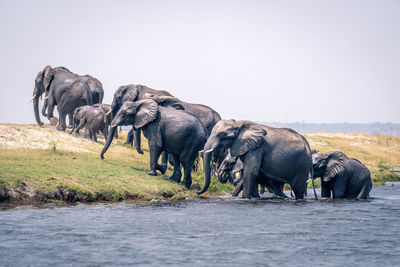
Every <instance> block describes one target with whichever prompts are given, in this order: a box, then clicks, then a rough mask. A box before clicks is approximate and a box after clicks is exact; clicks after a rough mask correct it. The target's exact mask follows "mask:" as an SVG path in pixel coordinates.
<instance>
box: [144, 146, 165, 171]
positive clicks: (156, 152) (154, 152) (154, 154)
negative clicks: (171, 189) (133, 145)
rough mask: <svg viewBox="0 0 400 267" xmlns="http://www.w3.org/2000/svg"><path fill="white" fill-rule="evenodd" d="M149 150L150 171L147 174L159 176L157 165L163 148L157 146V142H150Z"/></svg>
mask: <svg viewBox="0 0 400 267" xmlns="http://www.w3.org/2000/svg"><path fill="white" fill-rule="evenodd" d="M149 149H150V170H149V171H147V172H146V173H147V174H148V175H152V176H157V171H156V170H157V165H158V163H157V162H158V158H159V157H160V154H161V151H162V149H161V147H160V146H158V145H157V144H156V142H151V141H150V140H149Z"/></svg>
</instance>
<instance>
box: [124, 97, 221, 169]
mask: <svg viewBox="0 0 400 267" xmlns="http://www.w3.org/2000/svg"><path fill="white" fill-rule="evenodd" d="M143 98H145V99H146V98H150V99H153V100H155V101H156V102H157V103H158V105H160V106H163V107H172V108H177V109H179V107H183V108H184V110H185V111H187V112H189V113H191V114H192V115H193V116H195V117H196V118H198V119H199V120H200V121H201V122H202V123H203V125H204V127H205V129H206V137H207V138H208V136H210V134H211V131H212V129H213V128H214V126H215V124H217V122H218V121H220V120H221V116H220V115H219V114H218V112H216V111H215V110H214V109H212V108H210V107H208V106H206V105H202V104H190V103H187V102H183V101H181V100H179V99H178V98H175V97H173V96H164V95H162V96H160V95H152V94H148V93H146V94H144V95H143ZM128 138H129V134H128ZM138 138H140V137H138ZM163 156H165V155H163ZM162 162H166V161H165V159H163V161H162ZM197 162H198V161H196V163H197ZM194 169H197V164H195V166H194ZM177 171H178V173H177V175H179V173H180V168H179V169H178V170H177ZM180 175H182V174H180Z"/></svg>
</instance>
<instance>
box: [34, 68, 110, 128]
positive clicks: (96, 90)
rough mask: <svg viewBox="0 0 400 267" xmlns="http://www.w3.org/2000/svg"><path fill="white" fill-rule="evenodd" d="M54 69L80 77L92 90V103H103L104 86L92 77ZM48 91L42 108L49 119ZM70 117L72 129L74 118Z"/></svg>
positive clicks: (65, 69)
mask: <svg viewBox="0 0 400 267" xmlns="http://www.w3.org/2000/svg"><path fill="white" fill-rule="evenodd" d="M54 69H58V70H59V71H65V72H67V73H70V74H73V75H77V76H80V77H81V78H82V79H83V80H85V81H86V82H87V84H88V85H89V88H90V93H91V95H92V103H93V104H99V103H102V102H103V98H104V90H103V85H102V84H101V82H100V81H99V80H98V79H96V78H94V77H92V76H90V75H82V76H81V75H78V74H74V73H73V72H71V71H70V70H69V69H67V68H66V67H57V68H54ZM47 96H48V91H46V92H45V100H44V103H43V107H42V115H43V116H45V117H47V106H48V99H47ZM68 115H69V116H68V117H69V124H70V127H72V116H71V115H70V114H68Z"/></svg>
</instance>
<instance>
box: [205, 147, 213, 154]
mask: <svg viewBox="0 0 400 267" xmlns="http://www.w3.org/2000/svg"><path fill="white" fill-rule="evenodd" d="M213 150H214V148H211V149H209V150H207V151H204V153H210V152H213Z"/></svg>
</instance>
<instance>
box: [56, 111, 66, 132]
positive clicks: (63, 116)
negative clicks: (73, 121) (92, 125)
mask: <svg viewBox="0 0 400 267" xmlns="http://www.w3.org/2000/svg"><path fill="white" fill-rule="evenodd" d="M58 113H59V114H60V120H59V121H58V125H57V127H56V129H57V130H59V131H65V129H66V128H67V126H66V125H65V119H66V116H67V114H65V113H61V112H60V111H58Z"/></svg>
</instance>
